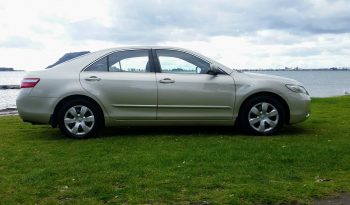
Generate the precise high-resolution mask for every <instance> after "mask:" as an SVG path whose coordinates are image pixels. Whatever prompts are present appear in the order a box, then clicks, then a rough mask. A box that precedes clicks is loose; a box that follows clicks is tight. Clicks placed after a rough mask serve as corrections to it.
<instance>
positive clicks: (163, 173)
mask: <svg viewBox="0 0 350 205" xmlns="http://www.w3.org/2000/svg"><path fill="white" fill-rule="evenodd" d="M349 114H350V97H348V96H344V97H336V98H324V99H313V102H312V116H311V118H310V119H309V120H308V121H306V122H304V123H301V124H297V125H292V126H286V127H285V128H284V129H283V130H282V132H281V134H279V135H277V136H271V137H254V136H246V135H243V134H242V133H240V132H239V131H237V130H234V129H233V128H229V127H202V128H200V127H187V128H173V127H162V128H158V127H154V128H151V127H150V128H113V129H107V130H105V131H104V132H103V133H102V134H101V137H99V138H93V139H88V140H73V139H67V138H65V137H63V136H62V135H61V133H60V132H59V130H58V129H52V128H50V127H49V126H46V125H44V126H38V125H36V126H33V125H31V124H28V123H23V122H22V121H21V120H20V119H19V117H17V116H10V117H0V204H18V203H19V204H56V203H62V204H72V203H73V204H105V203H115V204H168V203H170V204H309V203H312V200H313V199H315V198H319V197H325V196H329V195H334V194H337V193H340V192H349V191H350V124H349V121H350V117H349Z"/></svg>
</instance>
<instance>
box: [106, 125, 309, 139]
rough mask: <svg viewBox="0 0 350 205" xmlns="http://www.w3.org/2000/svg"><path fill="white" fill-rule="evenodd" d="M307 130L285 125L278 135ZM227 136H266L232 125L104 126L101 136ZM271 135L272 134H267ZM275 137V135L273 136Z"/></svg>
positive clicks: (299, 132)
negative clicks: (250, 132)
mask: <svg viewBox="0 0 350 205" xmlns="http://www.w3.org/2000/svg"><path fill="white" fill-rule="evenodd" d="M305 133H306V130H305V129H304V128H302V127H297V126H293V125H286V126H284V127H283V128H282V129H281V130H280V132H279V133H278V134H277V135H274V136H276V137H282V136H291V135H292V136H297V135H301V134H305ZM155 135H159V136H186V135H188V136H201V137H203V136H205V137H215V136H227V137H266V136H256V135H251V134H247V133H246V132H244V131H243V130H241V129H240V128H238V127H230V126H205V127H204V126H183V127H174V126H161V127H156V126H155V127H109V128H104V129H103V130H102V131H101V133H100V136H99V137H118V136H120V137H123V136H133V137H137V136H155ZM267 137H271V136H267ZM272 137H273V136H272Z"/></svg>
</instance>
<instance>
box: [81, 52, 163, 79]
mask: <svg viewBox="0 0 350 205" xmlns="http://www.w3.org/2000/svg"><path fill="white" fill-rule="evenodd" d="M140 50H146V51H147V53H148V55H147V57H148V62H149V63H150V71H149V72H148V71H146V72H138V73H154V72H155V70H156V69H155V66H154V62H153V56H152V49H125V50H117V51H112V52H109V53H106V54H105V55H102V56H100V57H99V58H97V59H96V60H94V61H92V62H91V63H89V64H88V65H86V66H85V67H84V68H83V69H82V70H81V71H80V72H91V71H85V70H86V69H87V68H88V67H90V66H91V65H92V64H94V63H96V62H97V61H99V60H101V59H103V58H105V57H106V58H107V71H92V72H101V73H102V72H105V73H106V72H107V73H118V72H110V71H109V56H110V55H112V54H114V53H119V52H125V51H140ZM123 73H136V72H123Z"/></svg>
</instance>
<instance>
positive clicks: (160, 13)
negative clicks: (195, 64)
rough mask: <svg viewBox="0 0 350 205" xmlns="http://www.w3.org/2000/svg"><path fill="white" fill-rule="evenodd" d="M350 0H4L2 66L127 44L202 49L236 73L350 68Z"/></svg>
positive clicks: (31, 66) (39, 64) (42, 62)
mask: <svg viewBox="0 0 350 205" xmlns="http://www.w3.org/2000/svg"><path fill="white" fill-rule="evenodd" d="M349 11H350V1H349V0H293V1H291V0H280V1H278V0H260V1H259V0H234V1H233V0H206V1H203V0H177V1H174V0H144V1H142V0H138V1H136V0H130V1H122V0H120V1H119V0H89V1H87V0H83V1H80V0H60V1H57V0H56V1H53V0H52V1H51V0H31V1H25V0H0V67H14V68H16V69H25V70H37V69H43V68H44V67H46V66H47V65H49V64H52V63H53V62H55V61H56V60H57V59H58V58H59V57H61V56H62V55H63V54H64V53H67V52H73V51H83V50H90V51H96V50H100V49H103V48H110V47H118V46H125V45H167V46H176V47H183V48H188V49H191V50H195V51H197V52H200V53H202V54H204V55H207V56H209V57H211V58H214V59H216V60H218V61H220V62H222V63H223V64H226V65H227V66H230V67H232V68H237V69H249V68H284V67H285V66H288V67H296V66H299V67H302V68H320V67H333V66H336V67H350V12H349Z"/></svg>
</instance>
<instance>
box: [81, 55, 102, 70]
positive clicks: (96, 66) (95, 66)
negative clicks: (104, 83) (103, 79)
mask: <svg viewBox="0 0 350 205" xmlns="http://www.w3.org/2000/svg"><path fill="white" fill-rule="evenodd" d="M85 71H101V72H107V71H108V64H107V57H104V58H102V59H100V60H98V61H96V62H95V63H93V64H92V65H90V66H89V67H87V68H86V69H85Z"/></svg>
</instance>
